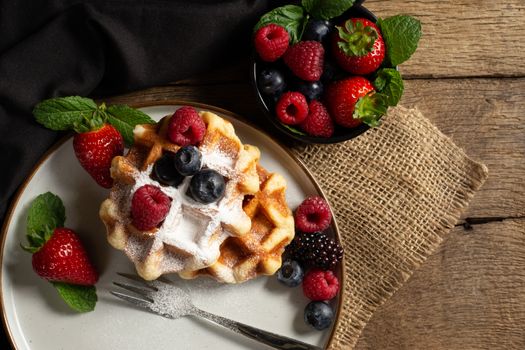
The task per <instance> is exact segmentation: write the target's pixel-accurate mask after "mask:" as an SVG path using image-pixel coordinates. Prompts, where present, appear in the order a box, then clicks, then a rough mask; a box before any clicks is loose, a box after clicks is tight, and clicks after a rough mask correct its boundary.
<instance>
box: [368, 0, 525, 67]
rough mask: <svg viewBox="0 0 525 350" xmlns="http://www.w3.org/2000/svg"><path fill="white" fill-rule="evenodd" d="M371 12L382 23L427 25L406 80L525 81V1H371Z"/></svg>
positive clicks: (410, 63) (410, 64)
mask: <svg viewBox="0 0 525 350" xmlns="http://www.w3.org/2000/svg"><path fill="white" fill-rule="evenodd" d="M365 6H366V7H367V8H369V9H370V10H371V11H373V12H374V13H375V14H376V15H377V16H379V17H388V16H392V15H396V14H400V13H403V14H409V15H413V16H415V17H417V18H418V19H420V20H421V22H422V25H423V37H422V39H421V42H420V46H419V48H418V50H417V51H416V53H415V54H414V56H413V57H412V58H411V59H410V60H409V61H408V62H406V63H404V64H403V65H401V71H402V72H403V73H404V74H405V76H406V77H480V76H508V77H516V76H524V75H525V60H523V58H522V56H523V53H524V52H525V41H524V40H523V38H525V1H523V0H506V1H490V0H457V1H441V0H419V1H392V0H368V1H366V3H365Z"/></svg>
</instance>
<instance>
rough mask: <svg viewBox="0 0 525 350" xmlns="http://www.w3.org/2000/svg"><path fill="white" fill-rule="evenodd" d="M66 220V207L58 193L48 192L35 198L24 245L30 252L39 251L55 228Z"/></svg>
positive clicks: (28, 217)
mask: <svg viewBox="0 0 525 350" xmlns="http://www.w3.org/2000/svg"><path fill="white" fill-rule="evenodd" d="M65 221H66V209H65V208H64V204H63V203H62V200H61V199H60V197H58V196H57V195H55V194H53V193H51V192H46V193H43V194H41V195H39V196H38V197H36V198H35V200H33V202H32V203H31V207H30V208H29V212H28V215H27V235H26V237H27V241H28V242H29V246H27V247H24V246H22V248H24V249H25V250H27V251H29V252H32V253H33V252H34V251H38V249H40V247H41V246H42V245H44V243H45V242H46V241H47V240H48V239H49V238H50V237H51V235H52V234H53V230H54V229H55V228H57V227H63V226H64V222H65Z"/></svg>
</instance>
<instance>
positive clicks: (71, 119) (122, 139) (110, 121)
mask: <svg viewBox="0 0 525 350" xmlns="http://www.w3.org/2000/svg"><path fill="white" fill-rule="evenodd" d="M33 114H34V116H35V118H36V120H37V121H38V122H39V123H40V124H42V125H44V126H45V127H46V128H49V129H51V130H74V131H75V132H76V133H77V134H76V135H75V137H74V139H73V148H74V151H75V155H76V157H77V159H78V160H79V162H80V165H81V166H82V167H83V168H84V169H85V170H86V171H87V172H88V173H89V174H90V175H91V177H92V178H93V179H94V180H95V181H96V182H97V183H98V184H99V185H100V186H102V187H105V188H110V187H111V186H112V184H113V180H112V178H111V176H110V167H111V161H112V160H113V157H115V156H118V155H122V153H123V151H124V144H126V145H128V146H129V145H131V144H133V128H134V127H135V126H136V125H138V124H152V123H154V121H153V120H152V119H151V118H150V117H149V116H147V115H146V114H144V113H143V112H141V111H139V110H137V109H133V108H130V107H128V106H126V105H111V106H108V107H107V106H106V105H105V104H104V103H102V104H100V105H97V104H96V103H95V101H93V100H92V99H90V98H85V97H80V96H67V97H57V98H52V99H48V100H44V101H42V102H40V103H39V104H38V105H36V106H35V108H34V109H33Z"/></svg>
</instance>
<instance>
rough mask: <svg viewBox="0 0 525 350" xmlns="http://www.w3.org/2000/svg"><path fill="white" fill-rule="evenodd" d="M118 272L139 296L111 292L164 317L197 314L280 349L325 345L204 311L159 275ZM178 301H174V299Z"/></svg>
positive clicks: (311, 349) (125, 286) (310, 348)
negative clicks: (147, 278)
mask: <svg viewBox="0 0 525 350" xmlns="http://www.w3.org/2000/svg"><path fill="white" fill-rule="evenodd" d="M118 275H120V276H122V277H125V278H127V279H130V280H133V281H134V282H135V283H137V284H138V285H140V287H137V286H134V285H130V284H125V283H120V282H113V284H115V285H116V286H118V287H120V288H123V289H125V290H127V291H129V292H132V293H134V294H136V295H130V294H126V293H122V292H118V291H110V292H111V294H113V295H114V296H116V297H118V298H121V299H124V300H126V301H128V302H130V303H132V304H134V305H137V306H140V307H142V308H144V309H147V310H150V311H152V312H154V313H156V314H159V315H161V316H164V317H167V318H171V319H177V318H180V317H183V316H196V317H201V318H203V319H206V320H208V321H210V322H212V323H215V324H217V325H219V326H223V327H225V328H227V329H229V330H231V331H233V332H235V333H238V334H242V335H244V336H246V337H248V338H251V339H254V340H256V341H258V342H260V343H263V344H266V345H268V346H270V347H272V348H274V349H281V350H322V348H320V347H318V346H314V345H310V344H306V343H303V342H300V341H298V340H295V339H292V338H288V337H285V336H282V335H278V334H275V333H271V332H267V331H264V330H261V329H258V328H255V327H252V326H248V325H246V324H243V323H240V322H237V321H233V320H230V319H228V318H225V317H222V316H218V315H215V314H212V313H209V312H207V311H204V310H201V309H199V308H197V307H196V306H195V305H193V303H192V301H191V298H190V296H189V295H188V293H186V291H184V290H183V289H181V288H178V287H176V286H174V285H173V284H172V283H171V282H170V281H168V280H166V279H163V278H160V279H158V280H156V281H153V282H146V281H144V280H143V279H141V278H140V277H139V276H137V275H132V274H127V273H120V272H119V273H118ZM174 301H175V302H174Z"/></svg>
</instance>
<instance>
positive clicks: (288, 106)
mask: <svg viewBox="0 0 525 350" xmlns="http://www.w3.org/2000/svg"><path fill="white" fill-rule="evenodd" d="M275 113H276V114H277V118H279V120H280V121H281V122H282V123H283V124H286V125H297V124H300V123H302V122H303V121H304V120H305V119H306V116H307V115H308V102H306V98H305V97H304V96H303V94H301V93H299V92H293V91H289V92H285V93H284V94H283V95H282V96H281V98H280V99H279V101H277V105H276V106H275Z"/></svg>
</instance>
